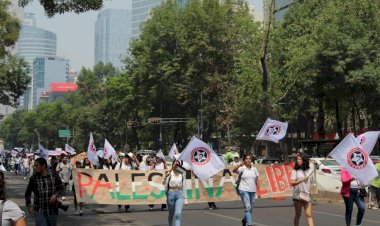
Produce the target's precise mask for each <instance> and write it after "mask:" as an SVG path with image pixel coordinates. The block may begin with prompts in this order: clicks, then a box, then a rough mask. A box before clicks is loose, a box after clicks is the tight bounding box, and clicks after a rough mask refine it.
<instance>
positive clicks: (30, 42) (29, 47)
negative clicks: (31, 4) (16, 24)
mask: <svg viewBox="0 0 380 226" xmlns="http://www.w3.org/2000/svg"><path fill="white" fill-rule="evenodd" d="M23 23H24V24H23V25H22V28H21V32H20V37H19V40H18V46H17V54H18V55H19V56H21V57H23V58H24V59H25V60H26V62H27V63H28V64H29V66H30V69H31V73H30V76H31V77H32V78H33V61H34V59H35V58H37V57H55V56H56V52H57V36H56V35H55V34H54V33H53V32H50V31H47V30H44V29H41V28H38V27H36V19H35V17H34V14H32V13H25V14H24V22H23ZM33 86H34V84H33V79H32V82H31V84H29V85H28V88H27V90H26V92H25V94H24V95H23V96H22V97H21V98H20V105H19V108H21V109H32V108H33V99H34V98H33Z"/></svg>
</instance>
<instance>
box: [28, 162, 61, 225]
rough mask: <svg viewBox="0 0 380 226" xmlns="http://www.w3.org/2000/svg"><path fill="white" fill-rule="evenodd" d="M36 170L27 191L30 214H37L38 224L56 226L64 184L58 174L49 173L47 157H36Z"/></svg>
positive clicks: (36, 221)
mask: <svg viewBox="0 0 380 226" xmlns="http://www.w3.org/2000/svg"><path fill="white" fill-rule="evenodd" d="M35 171H36V174H35V175H33V176H32V177H31V178H30V179H29V184H28V186H27V188H26V192H25V200H26V206H27V207H28V211H29V214H30V215H31V216H34V215H35V223H36V225H38V226H56V225H57V215H58V209H57V208H59V207H61V206H62V205H61V203H60V202H58V198H59V197H62V195H63V193H64V186H63V184H62V181H61V179H60V178H59V177H58V176H56V175H53V174H52V173H49V171H48V165H47V161H46V159H44V158H38V159H36V161H35ZM32 192H33V193H34V203H33V207H32V201H31V197H32ZM66 210H67V209H66Z"/></svg>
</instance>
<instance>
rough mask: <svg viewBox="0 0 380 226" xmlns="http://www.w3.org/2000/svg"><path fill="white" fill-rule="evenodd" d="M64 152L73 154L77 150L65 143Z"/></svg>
mask: <svg viewBox="0 0 380 226" xmlns="http://www.w3.org/2000/svg"><path fill="white" fill-rule="evenodd" d="M65 152H67V153H69V154H70V155H75V154H76V153H77V152H76V151H75V149H74V148H72V147H71V146H70V145H68V144H65Z"/></svg>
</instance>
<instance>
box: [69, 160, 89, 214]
mask: <svg viewBox="0 0 380 226" xmlns="http://www.w3.org/2000/svg"><path fill="white" fill-rule="evenodd" d="M87 160H88V159H87ZM75 168H78V169H80V168H84V162H83V164H82V163H81V162H80V161H76V162H75ZM72 179H73V175H72V174H71V176H70V180H72ZM71 190H72V192H73V195H74V207H75V215H78V216H82V215H83V210H82V209H83V202H80V203H79V210H78V201H77V196H76V192H75V186H74V183H73V184H72V187H71Z"/></svg>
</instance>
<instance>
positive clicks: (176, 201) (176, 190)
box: [164, 160, 187, 226]
mask: <svg viewBox="0 0 380 226" xmlns="http://www.w3.org/2000/svg"><path fill="white" fill-rule="evenodd" d="M185 173H186V169H185V168H184V167H183V162H182V161H181V160H176V161H175V162H174V163H173V166H172V170H171V171H170V172H169V173H168V174H167V175H166V178H165V179H164V185H165V190H166V196H167V199H166V201H167V204H168V209H169V216H168V223H169V226H173V220H174V222H175V224H174V225H175V226H180V225H181V221H182V208H183V205H184V204H185V205H187V192H186V189H187V188H186V178H185V175H184V174H185ZM173 218H175V219H173Z"/></svg>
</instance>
